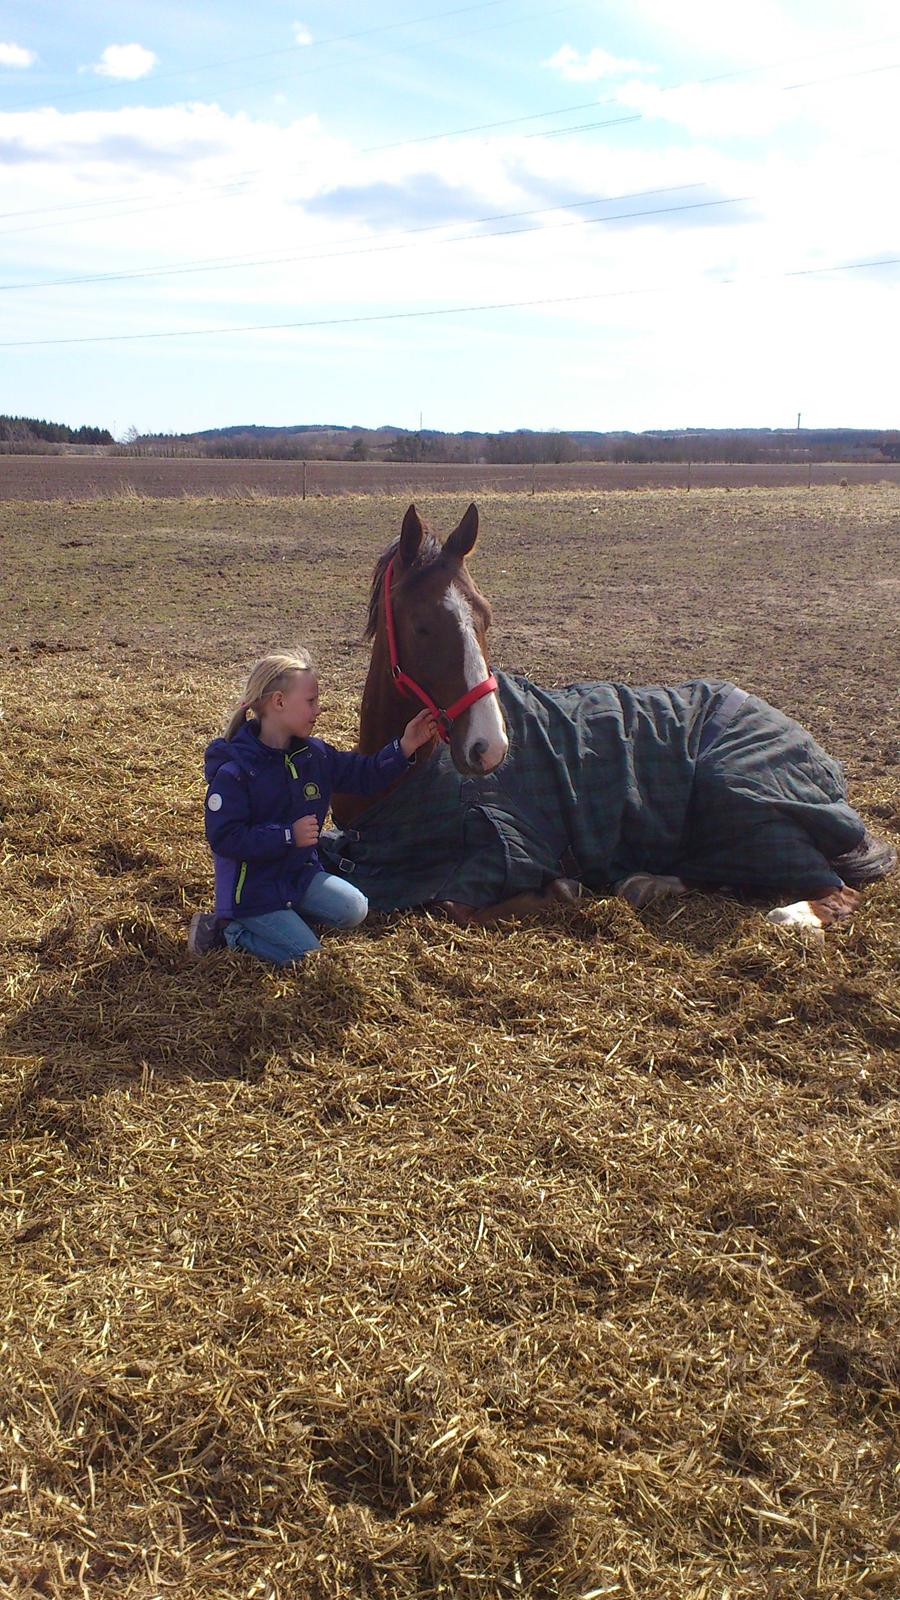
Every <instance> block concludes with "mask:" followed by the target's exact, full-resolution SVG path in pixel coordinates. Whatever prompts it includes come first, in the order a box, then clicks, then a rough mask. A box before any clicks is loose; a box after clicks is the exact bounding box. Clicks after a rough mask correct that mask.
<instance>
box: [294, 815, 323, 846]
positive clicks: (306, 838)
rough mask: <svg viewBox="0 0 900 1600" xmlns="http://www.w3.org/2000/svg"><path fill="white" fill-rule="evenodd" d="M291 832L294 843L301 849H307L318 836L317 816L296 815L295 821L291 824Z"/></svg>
mask: <svg viewBox="0 0 900 1600" xmlns="http://www.w3.org/2000/svg"><path fill="white" fill-rule="evenodd" d="M291 832H292V833H293V835H294V843H295V845H297V846H299V848H300V849H301V850H308V849H309V848H310V846H311V845H314V844H315V843H316V842H317V840H318V837H319V819H318V817H298V818H297V821H296V822H294V823H292V824H291Z"/></svg>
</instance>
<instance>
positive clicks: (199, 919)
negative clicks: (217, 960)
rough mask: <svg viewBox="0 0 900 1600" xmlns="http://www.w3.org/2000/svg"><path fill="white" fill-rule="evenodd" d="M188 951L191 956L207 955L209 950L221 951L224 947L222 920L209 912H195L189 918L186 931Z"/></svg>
mask: <svg viewBox="0 0 900 1600" xmlns="http://www.w3.org/2000/svg"><path fill="white" fill-rule="evenodd" d="M187 942H188V950H189V951H190V954H191V955H192V956H205V955H208V953H209V951H210V950H221V949H223V948H224V945H225V936H224V934H223V932H222V919H221V917H216V916H214V915H213V913H212V912H210V911H197V912H195V913H194V915H193V916H192V917H191V925H190V928H189V929H188V940H187Z"/></svg>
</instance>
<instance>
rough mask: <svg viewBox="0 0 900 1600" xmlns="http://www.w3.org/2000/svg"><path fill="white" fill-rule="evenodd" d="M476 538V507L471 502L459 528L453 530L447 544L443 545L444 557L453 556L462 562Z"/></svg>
mask: <svg viewBox="0 0 900 1600" xmlns="http://www.w3.org/2000/svg"><path fill="white" fill-rule="evenodd" d="M477 538H478V507H477V506H476V505H475V503H474V501H473V503H472V505H470V507H469V509H468V511H467V512H466V514H465V516H464V517H463V519H462V521H461V523H460V524H459V527H457V528H454V529H453V532H452V533H451V535H450V537H449V539H448V540H447V543H446V544H445V545H444V555H445V556H454V557H455V558H456V560H457V561H463V560H464V559H465V557H466V556H467V555H468V554H469V551H470V550H471V549H472V548H473V546H474V544H475V540H476V539H477Z"/></svg>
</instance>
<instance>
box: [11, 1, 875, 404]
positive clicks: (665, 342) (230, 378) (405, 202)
mask: <svg viewBox="0 0 900 1600" xmlns="http://www.w3.org/2000/svg"><path fill="white" fill-rule="evenodd" d="M898 105H900V15H898V13H897V11H896V6H895V5H894V4H893V0H858V3H857V4H856V5H855V6H854V7H853V8H852V12H851V9H850V8H849V7H847V5H846V4H845V3H844V0H840V3H839V0H758V3H755V4H753V5H750V4H746V5H738V4H729V5H724V4H722V3H721V0H683V3H682V4H681V5H680V6H678V7H675V6H672V5H671V3H669V0H627V3H626V0H614V3H610V4H596V3H587V0H582V3H570V4H555V3H554V0H548V3H547V4H544V5H539V4H537V0H482V3H480V4H479V3H475V0H470V3H468V4H466V3H459V4H453V3H452V0H444V3H441V0H381V3H380V4H379V5H378V6H375V5H372V4H371V3H369V4H363V3H362V0H330V3H329V4H325V3H323V0H297V3H296V4H294V3H293V0H257V4H256V5H255V6H253V7H248V6H247V5H246V4H240V5H238V4H237V3H234V0H217V3H216V4H215V5H214V6H213V5H209V6H203V7H200V6H192V5H181V4H179V5H177V6H176V5H174V4H172V3H166V0H154V3H153V4H152V5H151V4H149V3H148V4H124V5H117V6H110V5H102V4H80V3H77V0H75V3H71V4H67V5H65V6H61V5H60V4H59V3H58V0H54V3H50V0H27V3H26V0H13V3H6V4H0V190H2V192H0V411H5V412H13V413H18V414H27V415H39V416H47V417H53V418H55V419H59V420H65V421H69V422H71V423H73V424H79V423H81V422H91V423H100V424H103V425H106V426H108V427H111V428H113V429H114V431H115V432H116V433H117V434H119V435H121V434H122V433H124V431H125V430H126V428H128V427H130V426H132V425H134V426H136V427H138V428H139V429H140V430H141V431H144V430H150V429H173V430H179V431H180V430H186V429H191V428H200V427H213V426H217V425H224V424H229V423H238V422H256V423H285V424H286V423H296V422H340V423H346V424H353V423H357V424H361V425H365V426H377V425H378V424H379V423H384V422H393V423H397V424H400V425H402V426H407V427H415V426H417V425H418V422H419V417H420V415H421V416H422V418H423V420H424V423H425V425H426V426H430V427H435V428H452V429H457V428H476V429H482V428H485V429H492V430H494V429H500V428H504V429H506V428H515V427H519V426H523V427H534V428H542V429H543V428H563V429H565V428H603V429H606V428H632V429H639V428H647V427H668V426H673V427H675V426H686V425H693V426H703V425H705V426H729V425H734V426H739V425H744V426H764V425H787V426H790V425H791V424H793V423H794V421H795V420H796V415H797V412H798V411H799V412H801V413H802V418H803V422H804V423H805V424H806V425H808V426H811V427H812V426H826V425H831V424H835V425H836V424H844V425H847V426H880V427H896V426H898V425H900V419H898V414H897V412H898V407H897V396H898V385H897V377H896V374H897V371H898V366H900V360H898V358H900V348H898V346H900V315H898V297H900V266H898V265H896V264H894V265H886V264H884V263H887V262H890V260H891V258H894V257H900V198H898V194H900V185H898V184H897V183H896V164H897V150H898V133H900V127H898V123H900V117H898ZM835 269H839V270H835ZM76 280H79V281H76ZM236 330H241V331H236Z"/></svg>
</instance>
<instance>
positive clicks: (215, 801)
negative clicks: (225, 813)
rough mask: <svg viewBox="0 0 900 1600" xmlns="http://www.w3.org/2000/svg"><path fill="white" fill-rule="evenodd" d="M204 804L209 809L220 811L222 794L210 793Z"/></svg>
mask: <svg viewBox="0 0 900 1600" xmlns="http://www.w3.org/2000/svg"><path fill="white" fill-rule="evenodd" d="M206 804H207V805H208V806H209V809H210V811H221V809H222V796H221V795H220V794H211V795H210V797H209V799H208V800H207V802H206Z"/></svg>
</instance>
